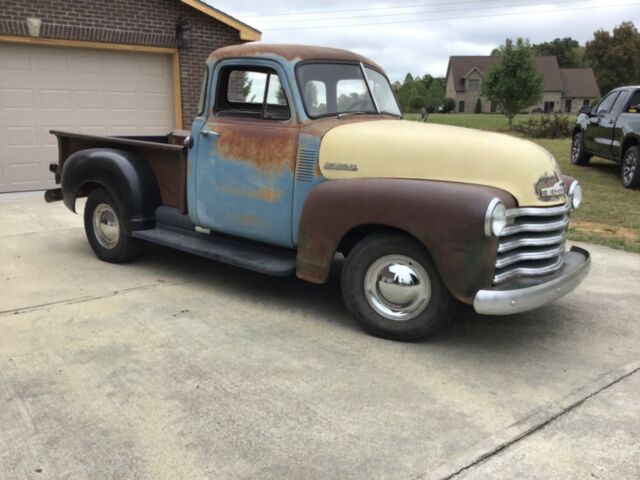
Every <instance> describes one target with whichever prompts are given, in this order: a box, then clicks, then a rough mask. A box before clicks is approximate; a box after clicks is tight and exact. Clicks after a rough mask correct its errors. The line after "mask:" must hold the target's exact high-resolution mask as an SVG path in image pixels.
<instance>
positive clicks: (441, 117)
mask: <svg viewBox="0 0 640 480" xmlns="http://www.w3.org/2000/svg"><path fill="white" fill-rule="evenodd" d="M539 115H540V114H536V115H533V116H539ZM531 116H532V115H516V118H515V119H514V122H515V123H519V122H522V121H524V120H526V119H528V118H530V117H531ZM405 117H406V118H407V119H408V120H419V119H420V114H419V113H407V114H406V115H405ZM574 119H575V116H574V115H571V116H570V120H571V121H573V120H574ZM427 121H428V122H429V123H439V124H442V125H455V126H458V127H467V128H478V129H480V130H494V131H508V130H509V122H508V121H507V117H505V116H504V115H501V114H497V113H483V114H474V113H431V114H429V119H428V120H427Z"/></svg>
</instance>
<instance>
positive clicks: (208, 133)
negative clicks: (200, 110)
mask: <svg viewBox="0 0 640 480" xmlns="http://www.w3.org/2000/svg"><path fill="white" fill-rule="evenodd" d="M200 135H202V136H203V137H208V136H212V137H219V136H220V134H219V133H218V132H214V131H213V130H207V129H206V128H203V129H202V130H200Z"/></svg>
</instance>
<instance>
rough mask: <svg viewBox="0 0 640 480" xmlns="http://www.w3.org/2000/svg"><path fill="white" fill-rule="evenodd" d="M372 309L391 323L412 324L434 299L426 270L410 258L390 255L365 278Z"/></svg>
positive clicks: (379, 262)
mask: <svg viewBox="0 0 640 480" xmlns="http://www.w3.org/2000/svg"><path fill="white" fill-rule="evenodd" d="M364 290H365V296H366V298H367V301H368V302H369V305H371V307H372V308H373V309H374V310H375V311H376V312H377V313H379V314H380V315H382V316H383V317H386V318H388V319H390V320H399V321H402V320H410V319H412V318H414V317H415V316H417V315H418V314H420V313H421V312H422V311H423V310H424V309H425V308H427V305H428V304H429V300H430V298H431V282H430V281H429V275H427V272H426V271H425V269H424V268H423V267H422V265H420V264H419V263H418V262H416V261H415V260H414V259H412V258H410V257H406V256H404V255H387V256H385V257H381V258H379V259H378V260H376V261H375V262H373V264H372V265H371V266H370V267H369V269H368V270H367V273H366V274H365V276H364Z"/></svg>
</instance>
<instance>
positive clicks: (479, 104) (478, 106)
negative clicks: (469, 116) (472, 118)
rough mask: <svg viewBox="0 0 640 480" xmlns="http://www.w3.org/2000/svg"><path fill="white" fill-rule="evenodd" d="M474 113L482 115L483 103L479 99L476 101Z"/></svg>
mask: <svg viewBox="0 0 640 480" xmlns="http://www.w3.org/2000/svg"><path fill="white" fill-rule="evenodd" d="M473 113H482V102H481V101H480V99H479V98H478V100H477V101H476V108H475V109H474V110H473Z"/></svg>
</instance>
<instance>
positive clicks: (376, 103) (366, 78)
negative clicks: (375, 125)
mask: <svg viewBox="0 0 640 480" xmlns="http://www.w3.org/2000/svg"><path fill="white" fill-rule="evenodd" d="M360 70H362V76H363V77H364V84H365V86H366V87H367V91H368V92H369V95H370V96H371V100H372V101H373V106H374V107H376V112H377V113H378V115H380V108H378V102H377V101H376V97H375V96H374V95H373V91H372V90H371V87H370V86H369V77H368V76H367V71H366V70H365V69H364V64H363V63H362V62H360Z"/></svg>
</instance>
